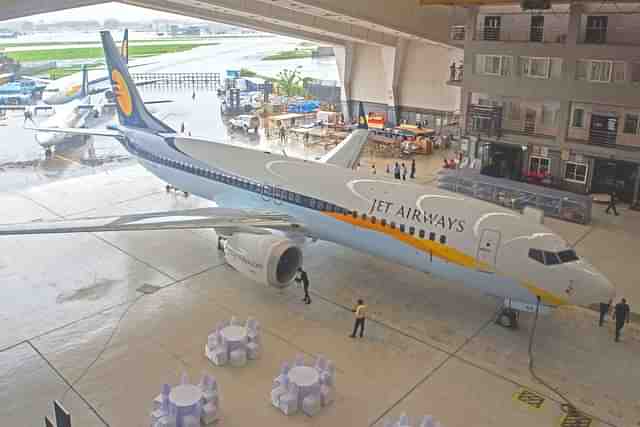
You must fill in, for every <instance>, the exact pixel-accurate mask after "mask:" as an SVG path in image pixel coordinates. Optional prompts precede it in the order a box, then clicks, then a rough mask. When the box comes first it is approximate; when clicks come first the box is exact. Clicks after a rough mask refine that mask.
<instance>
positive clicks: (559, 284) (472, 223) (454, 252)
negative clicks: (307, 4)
mask: <svg viewBox="0 0 640 427" xmlns="http://www.w3.org/2000/svg"><path fill="white" fill-rule="evenodd" d="M101 35H102V42H103V46H104V51H105V55H106V60H107V65H108V68H109V76H110V78H111V84H112V85H113V88H114V93H115V94H116V104H117V111H118V117H119V122H120V125H118V126H115V127H113V128H110V129H105V130H96V129H65V131H66V132H69V133H70V134H78V135H103V136H110V137H113V138H116V139H117V140H118V141H120V143H122V145H123V146H124V147H125V148H126V149H127V150H128V151H129V152H130V153H131V154H132V155H134V156H136V157H137V158H138V159H139V161H140V163H141V164H142V165H143V166H144V167H145V168H146V169H148V170H149V171H150V172H151V173H153V174H154V175H156V176H158V177H160V178H161V179H163V180H165V181H166V182H168V183H169V184H171V185H173V186H175V187H177V188H180V189H183V190H185V191H189V192H191V193H193V194H196V195H199V196H201V197H203V198H206V199H209V200H215V201H216V202H217V203H218V204H219V205H220V206H222V207H217V208H206V209H193V210H177V211H169V212H151V213H143V214H137V215H124V216H118V217H97V218H77V219H71V220H63V221H54V222H49V223H47V222H37V223H27V224H18V225H15V224H14V225H7V226H2V227H0V235H16V234H43V233H79V232H104V231H134V230H135V231H141V230H168V229H190V228H209V229H214V230H215V231H216V232H217V234H218V236H220V237H219V239H220V240H219V241H218V245H219V247H222V248H223V250H224V256H225V258H226V260H227V262H228V263H229V264H230V265H231V266H233V267H234V268H235V269H236V270H237V271H239V272H240V273H242V274H244V275H246V276H247V277H249V278H252V279H254V280H256V281H258V282H261V283H264V284H266V285H270V286H273V287H276V288H284V287H286V286H288V285H289V284H290V283H291V282H292V279H293V278H294V276H295V275H296V270H297V268H298V267H300V266H301V265H302V260H303V254H302V242H304V241H305V239H307V238H311V239H319V240H325V241H329V242H334V243H337V244H340V245H344V246H348V247H350V248H353V249H355V250H359V251H362V252H366V253H369V254H373V255H376V256H379V257H381V258H384V259H386V260H388V261H390V262H394V263H399V264H402V265H404V266H407V267H411V268H414V269H416V270H419V271H422V272H425V273H432V274H434V275H438V276H441V277H444V278H448V279H451V280H453V281H458V282H462V283H464V284H465V285H466V286H468V287H470V288H475V289H479V290H480V291H482V292H485V293H487V294H490V295H494V296H497V297H500V298H504V301H505V307H504V309H503V312H502V313H501V315H500V319H506V320H504V321H503V323H504V324H505V326H507V325H510V324H511V322H514V321H515V320H516V317H517V310H529V311H535V310H538V309H548V308H550V307H557V306H561V305H565V304H580V305H586V304H592V303H597V302H601V301H607V300H608V299H609V298H611V297H612V296H613V295H612V294H613V287H612V284H611V283H610V282H609V281H608V280H607V278H606V277H605V276H604V275H602V274H601V273H600V272H598V271H597V270H596V269H595V268H594V267H593V266H592V265H591V264H589V262H588V261H587V260H585V259H584V258H581V257H579V256H578V255H577V254H576V252H575V251H574V250H573V249H572V248H571V247H570V246H569V244H568V243H567V242H566V241H565V240H564V239H562V238H561V237H560V236H558V235H556V234H555V233H553V232H552V231H551V230H550V229H548V228H546V227H544V226H543V225H542V224H541V223H540V222H539V221H536V220H534V219H532V217H530V216H528V215H521V214H519V213H516V212H513V211H511V210H507V209H504V208H501V207H498V206H495V205H492V204H489V203H486V202H483V201H480V200H474V199H469V198H466V197H463V196H461V195H459V194H455V193H450V192H447V191H443V190H440V189H437V188H434V187H430V186H418V185H413V184H409V183H404V182H403V183H400V182H398V181H395V180H389V179H384V178H379V177H372V176H367V175H363V174H360V173H357V172H355V171H354V170H353V169H352V168H353V166H354V165H355V164H356V163H357V160H358V158H359V156H360V152H361V150H362V149H363V147H364V145H365V143H366V141H367V132H368V131H367V130H366V129H358V130H355V131H354V132H353V133H352V134H351V135H350V136H349V137H348V138H347V139H346V140H345V141H343V142H342V143H341V144H339V145H338V146H337V147H336V148H335V149H333V150H331V151H330V152H329V153H327V154H326V155H325V156H324V157H322V158H321V159H320V160H319V161H317V162H315V161H313V162H310V161H305V160H302V159H295V158H290V157H287V156H282V155H279V154H275V153H270V152H262V151H256V150H252V149H247V148H242V147H237V146H232V145H227V144H224V143H217V142H215V141H210V140H206V139H200V138H191V137H185V136H182V135H179V134H177V133H176V132H175V131H174V130H173V129H171V128H170V127H169V126H167V125H166V124H164V123H163V122H162V121H160V120H159V119H157V118H156V117H154V116H153V115H151V114H150V113H149V112H148V111H147V109H146V108H145V105H144V103H143V101H142V99H141V97H140V95H139V93H138V91H137V89H136V87H135V85H134V83H133V81H132V79H131V76H130V75H129V72H128V70H127V67H126V65H125V64H124V63H123V61H122V60H121V59H120V56H119V55H118V52H117V50H116V47H115V45H114V43H113V40H112V38H111V35H110V34H109V33H108V32H102V33H101ZM360 124H361V125H362V126H363V127H366V119H365V117H364V114H363V112H362V111H361V112H360ZM39 130H40V131H60V130H59V129H53V130H51V129H39ZM390 286H394V285H393V284H390Z"/></svg>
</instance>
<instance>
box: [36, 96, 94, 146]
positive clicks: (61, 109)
mask: <svg viewBox="0 0 640 427" xmlns="http://www.w3.org/2000/svg"><path fill="white" fill-rule="evenodd" d="M89 101H90V97H83V98H79V99H75V100H73V101H71V102H67V103H66V104H63V105H59V106H57V107H56V109H55V113H54V114H53V115H52V116H51V117H49V118H48V119H47V120H45V122H44V123H42V126H44V127H49V128H77V127H82V126H83V125H84V123H85V121H86V119H87V116H88V115H89V114H90V113H91V109H90V108H78V106H80V105H83V104H86V103H88V102H89ZM68 138H69V137H68V136H67V135H66V134H64V133H44V132H36V141H38V143H39V144H40V145H41V146H43V147H51V146H54V145H57V144H60V143H62V142H64V141H66V140H68Z"/></svg>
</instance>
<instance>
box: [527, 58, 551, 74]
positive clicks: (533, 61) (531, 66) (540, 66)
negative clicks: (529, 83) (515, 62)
mask: <svg viewBox="0 0 640 427" xmlns="http://www.w3.org/2000/svg"><path fill="white" fill-rule="evenodd" d="M520 61H521V67H522V68H521V71H522V75H523V76H526V77H531V78H535V79H548V78H549V69H550V67H549V64H550V58H538V57H533V56H523V57H521V58H520Z"/></svg>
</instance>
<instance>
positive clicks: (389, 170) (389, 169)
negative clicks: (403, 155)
mask: <svg viewBox="0 0 640 427" xmlns="http://www.w3.org/2000/svg"><path fill="white" fill-rule="evenodd" d="M390 173H391V167H390V166H389V163H387V174H390Z"/></svg>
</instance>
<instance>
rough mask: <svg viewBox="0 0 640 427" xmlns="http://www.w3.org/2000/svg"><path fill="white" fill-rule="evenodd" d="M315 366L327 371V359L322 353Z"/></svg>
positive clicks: (319, 369)
mask: <svg viewBox="0 0 640 427" xmlns="http://www.w3.org/2000/svg"><path fill="white" fill-rule="evenodd" d="M315 366H316V369H317V370H318V371H320V372H322V371H325V370H326V369H327V359H326V358H325V357H324V356H323V355H321V354H320V355H318V357H317V358H316V365H315Z"/></svg>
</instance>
